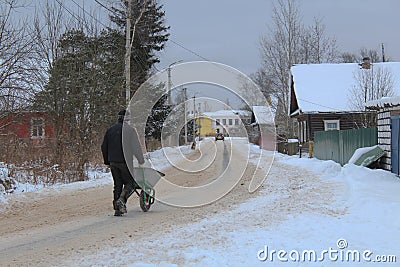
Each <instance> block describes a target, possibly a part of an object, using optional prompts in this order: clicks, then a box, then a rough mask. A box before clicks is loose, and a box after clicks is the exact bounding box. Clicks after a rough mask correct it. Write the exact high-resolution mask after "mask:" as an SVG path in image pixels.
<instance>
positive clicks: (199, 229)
mask: <svg viewBox="0 0 400 267" xmlns="http://www.w3.org/2000/svg"><path fill="white" fill-rule="evenodd" d="M251 151H252V156H251V160H252V161H253V162H256V160H257V156H258V153H259V152H260V150H259V149H258V147H256V146H253V147H252V148H251ZM267 153H268V152H267ZM275 160H276V161H278V162H280V163H282V164H287V165H290V166H295V167H299V168H305V169H308V170H310V171H312V172H315V173H317V174H320V178H319V179H321V181H332V182H335V183H338V184H340V185H343V188H344V190H343V192H342V194H339V195H337V196H336V197H335V201H334V202H333V203H330V204H329V205H330V207H328V208H329V209H331V210H332V211H341V212H337V213H335V212H332V213H328V214H327V213H322V212H321V213H319V212H310V211H306V212H299V213H296V212H292V211H289V212H288V213H287V214H276V213H279V212H282V211H279V210H278V211H277V210H271V209H270V205H271V203H272V202H273V201H279V198H285V197H286V196H285V195H284V193H281V192H280V193H277V194H271V192H269V191H268V190H267V189H268V188H267V187H264V188H263V189H261V191H260V194H259V196H258V197H255V198H251V199H250V200H248V201H247V202H245V203H243V204H241V205H239V206H237V207H235V208H233V209H232V210H221V211H219V212H218V213H216V214H212V215H210V216H208V217H207V218H205V219H203V220H201V221H199V222H195V223H193V224H190V225H188V226H186V227H183V228H179V229H176V231H173V232H166V233H165V234H163V235H162V236H154V235H151V234H149V236H148V238H145V239H143V240H137V241H135V242H132V243H131V244H130V245H128V246H126V247H124V248H122V250H121V248H109V249H106V250H105V251H102V252H101V253H98V254H96V255H92V256H87V257H84V258H82V259H81V261H80V262H79V265H83V266H91V265H114V264H115V265H116V264H122V265H126V266H245V265H246V266H287V265H290V266H308V265H311V266H338V265H341V264H345V265H351V266H368V265H371V266H377V265H379V266H386V265H388V266H398V264H399V262H400V253H399V248H398V244H399V241H400V215H399V214H400V194H399V192H400V180H399V178H398V177H396V176H395V175H393V174H391V173H389V172H386V171H383V170H371V169H367V168H364V167H359V166H355V165H346V166H344V167H341V166H340V165H339V164H337V163H335V162H333V161H321V160H317V159H308V158H301V159H300V158H297V157H295V156H286V155H281V154H277V155H276V157H275ZM282 171H284V170H282ZM288 175H290V174H288ZM304 178H305V179H307V177H304ZM267 179H268V178H267ZM215 205H216V208H218V202H217V203H216V204H215ZM271 217H275V220H272V222H274V223H267V222H268V219H269V218H271ZM232 229H234V230H232ZM278 251H281V252H280V253H281V254H279V255H278ZM285 253H286V254H285ZM313 253H315V254H313ZM314 256H315V257H314ZM381 256H382V257H383V259H384V260H386V261H392V262H393V261H397V263H385V264H384V263H379V264H378V263H377V262H378V261H379V259H381V258H382V257H381ZM392 256H393V257H392ZM278 257H280V259H279V258H278ZM308 257H310V259H311V260H309V259H308ZM379 257H381V258H379ZM394 257H395V258H394ZM354 261H355V262H354Z"/></svg>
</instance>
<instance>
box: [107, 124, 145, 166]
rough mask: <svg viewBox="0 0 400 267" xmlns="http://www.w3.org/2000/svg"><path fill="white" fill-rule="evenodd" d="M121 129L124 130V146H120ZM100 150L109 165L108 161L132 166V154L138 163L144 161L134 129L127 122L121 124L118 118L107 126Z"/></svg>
mask: <svg viewBox="0 0 400 267" xmlns="http://www.w3.org/2000/svg"><path fill="white" fill-rule="evenodd" d="M122 126H123V127H122ZM122 131H124V143H125V144H124V148H122ZM123 149H124V150H125V156H126V158H125V157H124V150H123ZM101 151H102V153H103V159H104V164H106V165H109V164H110V162H118V163H126V164H127V165H128V166H130V167H132V164H133V156H135V157H136V159H137V160H138V162H139V164H143V163H144V158H143V153H142V148H141V145H140V142H139V137H138V134H137V132H136V130H135V129H134V128H132V127H131V126H129V125H128V124H123V121H122V120H118V123H116V124H114V125H112V126H111V127H110V128H108V130H107V132H106V134H105V135H104V140H103V143H102V145H101Z"/></svg>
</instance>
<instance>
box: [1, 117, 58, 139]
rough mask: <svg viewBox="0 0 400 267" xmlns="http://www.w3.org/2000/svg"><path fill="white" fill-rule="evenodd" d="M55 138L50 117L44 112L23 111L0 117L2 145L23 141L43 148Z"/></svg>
mask: <svg viewBox="0 0 400 267" xmlns="http://www.w3.org/2000/svg"><path fill="white" fill-rule="evenodd" d="M52 137H54V131H53V127H52V124H51V120H50V119H49V116H48V115H47V114H46V113H44V112H36V111H23V112H17V113H6V114H3V115H0V138H1V140H2V143H3V144H4V142H13V141H20V142H21V141H22V142H24V143H26V144H27V145H30V146H34V147H43V146H45V145H46V144H47V143H48V141H49V140H50V139H51V138H52Z"/></svg>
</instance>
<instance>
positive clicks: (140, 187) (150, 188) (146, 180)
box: [133, 167, 165, 212]
mask: <svg viewBox="0 0 400 267" xmlns="http://www.w3.org/2000/svg"><path fill="white" fill-rule="evenodd" d="M163 176H165V174H164V173H162V172H160V171H157V170H155V169H152V168H147V167H143V168H141V167H134V168H133V177H134V179H135V182H136V183H137V186H135V188H134V191H135V193H136V194H137V195H138V197H139V203H140V208H141V209H142V210H143V211H144V212H147V211H148V210H149V209H150V207H151V205H152V204H154V200H155V194H156V192H155V190H154V186H155V185H156V184H157V182H158V181H159V180H160V178H161V177H163Z"/></svg>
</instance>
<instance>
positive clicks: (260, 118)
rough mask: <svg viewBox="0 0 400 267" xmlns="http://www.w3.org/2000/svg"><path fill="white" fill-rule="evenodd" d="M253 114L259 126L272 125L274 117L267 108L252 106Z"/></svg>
mask: <svg viewBox="0 0 400 267" xmlns="http://www.w3.org/2000/svg"><path fill="white" fill-rule="evenodd" d="M253 113H254V117H255V118H256V122H257V123H259V124H271V123H274V115H273V113H272V112H271V109H270V108H269V107H268V106H253Z"/></svg>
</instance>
